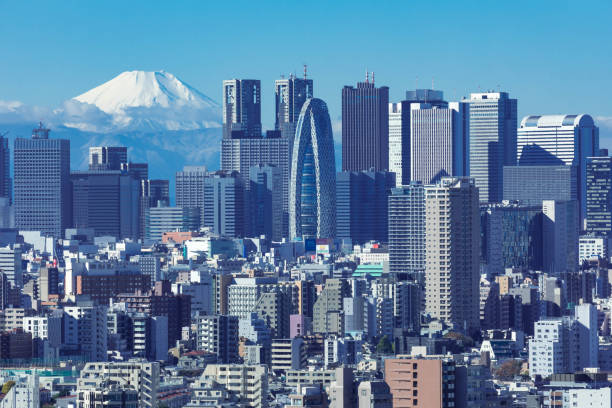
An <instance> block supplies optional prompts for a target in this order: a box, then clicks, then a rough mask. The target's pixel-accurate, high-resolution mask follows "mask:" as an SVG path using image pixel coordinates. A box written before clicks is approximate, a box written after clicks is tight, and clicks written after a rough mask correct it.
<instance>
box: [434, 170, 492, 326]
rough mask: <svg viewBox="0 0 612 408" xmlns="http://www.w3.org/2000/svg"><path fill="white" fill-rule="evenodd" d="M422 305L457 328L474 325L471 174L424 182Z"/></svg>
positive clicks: (476, 254)
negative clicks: (426, 183)
mask: <svg viewBox="0 0 612 408" xmlns="http://www.w3.org/2000/svg"><path fill="white" fill-rule="evenodd" d="M425 247H426V249H425V289H426V296H425V309H426V311H427V313H429V314H430V316H431V317H433V318H436V319H440V320H442V321H444V322H446V323H447V324H449V325H451V326H454V327H455V329H456V330H462V331H470V330H474V329H478V328H479V326H480V320H479V307H480V304H479V281H480V273H479V267H480V211H479V201H478V188H477V187H476V186H475V185H474V180H473V179H470V178H452V177H446V178H442V179H441V180H440V182H439V183H438V184H436V185H431V186H426V187H425Z"/></svg>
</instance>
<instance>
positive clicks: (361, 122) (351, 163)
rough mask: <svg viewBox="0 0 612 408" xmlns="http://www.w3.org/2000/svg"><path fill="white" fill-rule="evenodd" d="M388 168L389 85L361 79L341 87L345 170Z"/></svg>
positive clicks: (343, 165)
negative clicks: (355, 86)
mask: <svg viewBox="0 0 612 408" xmlns="http://www.w3.org/2000/svg"><path fill="white" fill-rule="evenodd" d="M388 168H389V88H388V87H386V86H382V87H380V88H376V87H375V86H374V74H372V82H370V81H369V78H368V76H366V82H358V83H357V88H354V87H352V86H345V87H344V88H343V89H342V171H362V170H366V171H367V170H374V171H382V170H387V169H388Z"/></svg>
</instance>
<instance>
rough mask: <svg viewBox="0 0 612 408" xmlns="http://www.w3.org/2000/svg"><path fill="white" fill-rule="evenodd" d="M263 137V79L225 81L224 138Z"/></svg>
mask: <svg viewBox="0 0 612 408" xmlns="http://www.w3.org/2000/svg"><path fill="white" fill-rule="evenodd" d="M252 137H261V81H259V80H258V79H229V80H225V81H223V138H224V139H248V138H252Z"/></svg>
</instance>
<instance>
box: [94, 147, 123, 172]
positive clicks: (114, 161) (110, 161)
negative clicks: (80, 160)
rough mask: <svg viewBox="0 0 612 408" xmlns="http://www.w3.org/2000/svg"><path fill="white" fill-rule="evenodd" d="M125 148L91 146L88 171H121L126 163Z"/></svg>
mask: <svg viewBox="0 0 612 408" xmlns="http://www.w3.org/2000/svg"><path fill="white" fill-rule="evenodd" d="M127 162H128V160H127V147H125V146H92V147H90V148H89V170H121V164H122V163H127Z"/></svg>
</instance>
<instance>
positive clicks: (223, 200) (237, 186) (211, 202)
mask: <svg viewBox="0 0 612 408" xmlns="http://www.w3.org/2000/svg"><path fill="white" fill-rule="evenodd" d="M244 196H245V186H244V180H243V178H242V177H241V175H240V174H239V173H238V172H237V171H232V172H225V171H217V172H214V173H211V174H209V175H208V177H206V179H205V180H204V221H203V223H202V225H204V226H206V227H210V229H211V231H212V232H213V233H215V234H219V235H224V236H227V237H244V236H245V234H246V232H247V231H246V222H247V220H246V219H245V213H246V203H245V197H244Z"/></svg>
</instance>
